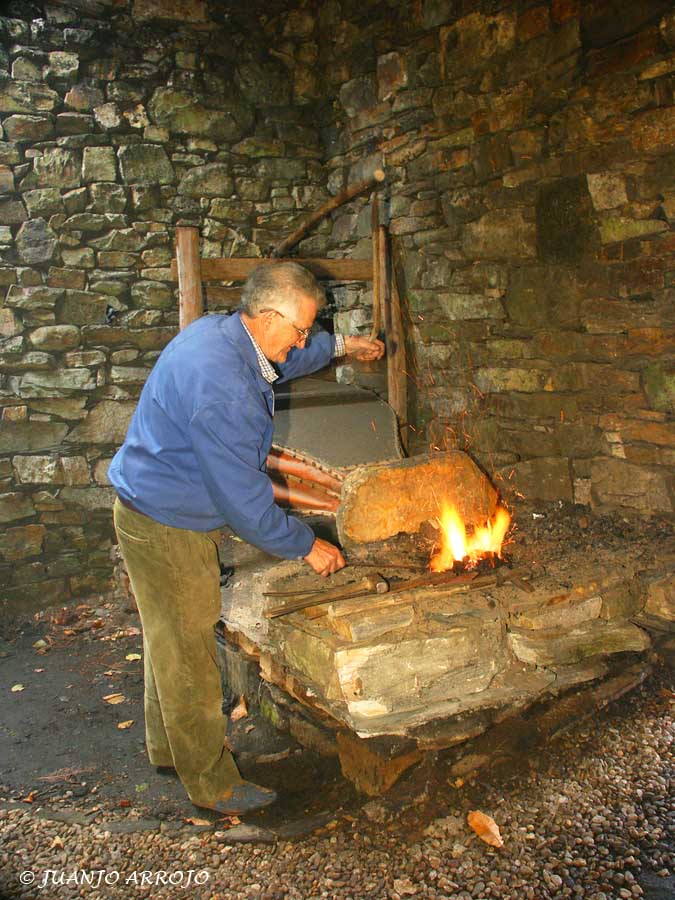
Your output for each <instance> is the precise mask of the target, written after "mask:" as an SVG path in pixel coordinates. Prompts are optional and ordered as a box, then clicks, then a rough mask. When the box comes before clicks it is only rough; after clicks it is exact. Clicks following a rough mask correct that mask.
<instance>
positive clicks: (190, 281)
mask: <svg viewBox="0 0 675 900" xmlns="http://www.w3.org/2000/svg"><path fill="white" fill-rule="evenodd" d="M176 272H177V276H178V298H179V299H178V304H179V305H178V324H179V327H180V329H181V331H182V329H183V328H185V327H186V326H187V325H189V324H190V322H194V321H195V319H199V318H200V316H202V315H203V314H204V301H203V300H202V276H201V272H200V260H199V229H198V228H188V227H185V226H180V225H179V226H178V227H177V228H176Z"/></svg>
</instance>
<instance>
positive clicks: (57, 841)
mask: <svg viewBox="0 0 675 900" xmlns="http://www.w3.org/2000/svg"><path fill="white" fill-rule="evenodd" d="M56 848H58V849H59V850H60V849H62V848H63V838H60V837H59V836H58V834H57V835H56V837H55V838H54V840H53V841H52V842H51V844H50V845H49V849H50V850H55V849H56Z"/></svg>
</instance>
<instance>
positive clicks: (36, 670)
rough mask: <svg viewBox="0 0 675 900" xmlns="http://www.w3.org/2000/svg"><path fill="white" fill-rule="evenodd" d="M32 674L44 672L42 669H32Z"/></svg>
mask: <svg viewBox="0 0 675 900" xmlns="http://www.w3.org/2000/svg"><path fill="white" fill-rule="evenodd" d="M33 671H34V672H44V669H33Z"/></svg>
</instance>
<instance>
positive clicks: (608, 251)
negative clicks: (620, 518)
mask: <svg viewBox="0 0 675 900" xmlns="http://www.w3.org/2000/svg"><path fill="white" fill-rule="evenodd" d="M625 7H626V8H625V9H624V8H623V6H622V12H621V15H617V13H616V8H617V7H616V4H614V3H611V2H609V0H542V2H541V3H531V2H525V0H520V2H519V0H513V2H501V3H500V2H494V0H482V2H481V0H476V2H473V0H471V2H470V0H459V2H458V0H415V2H413V0H410V2H384V0H382V2H375V0H365V2H364V0H360V2H358V3H357V2H355V0H327V2H323V3H315V2H310V0H297V2H293V3H291V2H288V3H281V2H276V0H275V2H272V3H270V2H262V0H252V2H250V3H247V4H241V3H238V2H234V0H233V2H231V3H230V2H218V3H216V2H213V3H209V2H207V0H201V2H189V3H188V2H186V0H95V2H93V0H72V2H64V3H52V4H49V3H37V2H35V3H34V2H28V0H26V2H23V0H12V2H9V3H7V4H5V7H4V17H3V18H2V19H0V128H1V133H0V292H1V293H0V369H1V374H0V406H1V407H2V421H1V424H0V489H1V490H2V493H1V494H0V524H1V526H2V531H1V532H0V577H1V578H2V580H3V585H4V590H3V594H2V600H3V603H4V604H9V605H12V606H15V605H17V604H23V605H24V606H26V607H27V608H31V607H32V608H34V607H36V606H38V605H42V604H45V603H47V602H51V601H55V600H66V599H68V598H70V597H77V596H80V595H89V594H91V593H92V592H93V593H96V592H101V593H103V592H106V591H107V590H108V589H109V586H110V578H111V572H112V562H111V560H110V550H111V546H112V538H113V535H112V527H111V521H110V508H111V502H112V492H111V489H110V487H109V485H108V484H107V481H106V468H107V463H108V461H109V459H110V458H111V456H112V454H113V452H114V451H115V449H116V447H117V446H118V445H119V443H120V442H121V440H122V438H123V435H124V433H125V429H126V425H127V422H128V420H129V417H130V415H131V413H132V411H133V408H134V403H135V400H136V398H137V396H138V393H139V391H140V389H141V387H142V384H143V383H144V381H145V378H146V377H147V374H148V371H149V370H150V368H151V366H152V364H153V362H154V360H155V359H156V358H157V355H158V353H159V352H160V351H161V349H162V347H163V346H164V345H165V344H166V343H167V341H168V340H169V339H170V338H171V337H172V335H173V334H174V333H175V331H176V328H177V298H176V291H175V285H174V283H173V282H172V281H171V275H170V260H171V257H172V256H173V252H174V249H173V248H174V228H175V226H176V225H177V224H181V223H182V224H191V225H196V226H198V227H199V228H200V230H201V236H202V253H203V255H204V256H207V257H213V256H229V255H233V256H254V255H262V254H265V253H267V252H268V251H269V249H270V248H271V247H272V246H273V245H274V244H275V243H277V242H278V241H279V240H280V239H281V238H283V237H284V236H286V235H287V234H288V233H290V231H291V230H292V229H293V228H294V227H295V226H296V225H297V223H298V221H299V219H300V218H301V217H302V215H303V214H304V213H306V212H308V211H310V210H313V209H315V208H316V207H317V206H318V205H319V204H320V203H321V202H323V201H324V200H325V199H326V198H327V197H328V196H330V195H333V194H335V193H336V192H337V191H339V190H340V189H341V188H342V187H344V186H345V185H346V184H347V183H350V182H352V181H355V180H358V179H359V178H362V177H363V176H364V175H366V174H368V173H369V172H370V171H372V169H373V168H375V167H376V166H382V165H383V166H384V168H385V169H386V172H387V183H386V187H385V188H384V190H383V191H381V195H382V200H381V218H382V220H383V221H388V222H389V227H390V231H391V234H392V239H393V251H394V258H395V260H396V268H397V272H398V275H399V282H400V286H401V292H402V295H403V296H404V298H405V301H406V305H407V315H408V342H409V347H408V351H409V354H410V358H411V371H412V372H413V378H412V383H411V390H410V406H411V408H410V413H409V421H410V422H411V423H412V426H413V427H414V432H411V438H412V446H413V449H418V450H419V449H425V450H426V449H428V448H429V446H430V445H433V446H438V447H452V448H455V447H456V448H460V449H468V450H469V451H470V452H471V453H472V454H473V455H474V457H475V458H477V459H478V460H479V461H480V462H481V463H482V464H483V465H484V466H485V467H486V469H488V470H489V471H490V472H491V473H493V474H494V475H495V476H496V477H497V478H498V479H499V478H501V479H502V481H501V487H502V489H506V488H507V487H508V488H509V489H513V490H514V491H515V492H516V493H521V494H525V495H526V496H527V497H529V498H532V499H543V500H560V499H562V500H568V501H574V502H576V503H582V504H591V505H592V506H593V507H594V508H596V509H600V510H612V509H614V510H617V509H619V510H625V511H627V512H633V513H644V514H654V513H656V514H666V515H672V512H673V508H674V491H673V463H674V462H675V430H674V429H673V411H674V403H675V400H674V396H675V394H674V391H675V388H674V382H673V370H674V362H673V358H674V357H673V333H674V313H673V309H674V306H673V296H674V292H675V236H674V235H673V227H672V226H673V221H674V218H675V104H674V99H673V90H674V87H675V15H674V14H673V11H672V4H671V3H670V0H645V2H641V3H639V4H627V5H625ZM299 251H300V253H301V254H303V255H320V254H329V255H335V256H343V255H345V256H346V255H349V256H352V257H363V258H365V257H368V256H369V255H370V252H371V249H370V210H369V208H368V205H367V199H366V198H359V199H357V200H355V201H353V202H352V203H351V204H349V205H347V206H345V207H342V208H341V209H339V210H338V211H337V213H336V214H335V215H334V216H333V217H332V218H331V219H330V220H326V221H325V222H323V223H322V224H321V225H320V226H319V227H318V228H317V229H316V230H315V231H314V232H313V233H311V234H310V235H308V237H307V238H306V239H305V240H304V241H303V242H302V244H301V245H300V248H299ZM331 299H332V301H333V308H334V309H335V311H336V313H337V315H336V326H337V327H338V328H340V329H342V330H357V331H358V330H362V331H368V330H369V327H370V308H369V304H370V295H369V293H368V292H366V291H359V290H357V289H354V288H347V287H344V286H340V285H334V286H332V290H331ZM340 377H341V378H343V379H349V378H356V379H357V380H360V381H361V382H363V383H368V379H370V381H371V382H372V383H375V384H377V383H378V379H377V378H375V379H373V375H372V373H370V374H368V373H363V372H360V373H359V372H354V371H352V370H351V369H348V368H347V367H343V370H342V372H341V375H340ZM379 383H381V379H380V382H379Z"/></svg>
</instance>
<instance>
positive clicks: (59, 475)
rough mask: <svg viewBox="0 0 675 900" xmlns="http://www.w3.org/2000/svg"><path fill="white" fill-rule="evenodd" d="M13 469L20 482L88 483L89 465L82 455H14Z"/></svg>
mask: <svg viewBox="0 0 675 900" xmlns="http://www.w3.org/2000/svg"><path fill="white" fill-rule="evenodd" d="M12 463H13V466H14V471H15V472H16V474H17V478H18V480H19V482H20V483H22V484H69V485H73V484H88V483H89V481H90V476H89V466H88V465H87V461H86V459H85V458H84V457H83V456H72V457H63V458H60V457H55V456H15V457H14V459H13V460H12Z"/></svg>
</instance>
